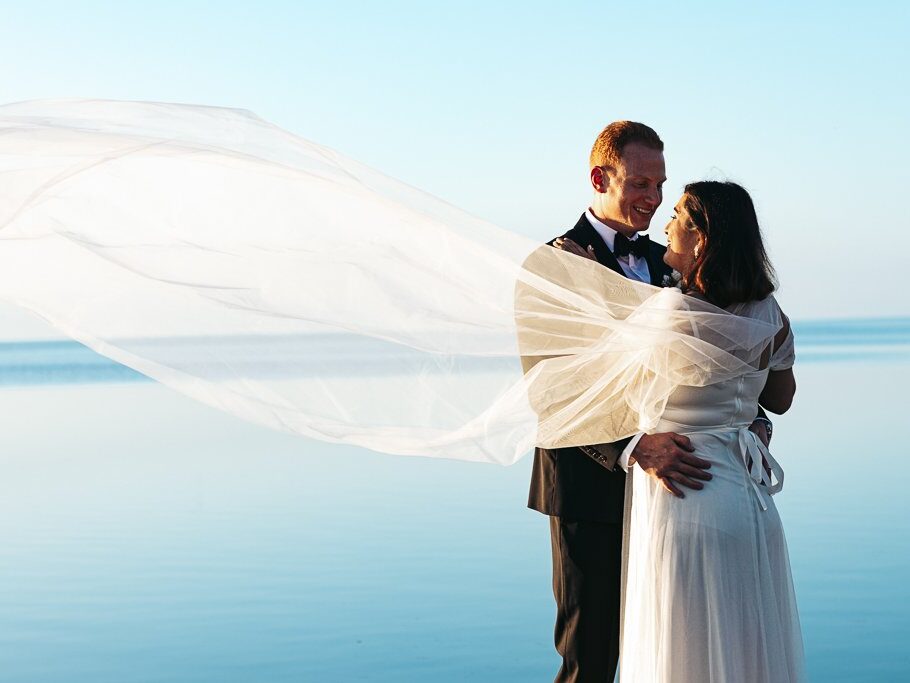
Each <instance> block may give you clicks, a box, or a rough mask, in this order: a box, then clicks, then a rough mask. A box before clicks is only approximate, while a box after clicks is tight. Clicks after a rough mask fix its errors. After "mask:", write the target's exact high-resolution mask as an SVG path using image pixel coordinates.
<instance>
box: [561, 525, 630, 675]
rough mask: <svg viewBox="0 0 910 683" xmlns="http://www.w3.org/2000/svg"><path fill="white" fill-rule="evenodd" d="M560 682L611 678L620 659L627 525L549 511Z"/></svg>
mask: <svg viewBox="0 0 910 683" xmlns="http://www.w3.org/2000/svg"><path fill="white" fill-rule="evenodd" d="M550 539H551V541H552V545H553V595H554V596H555V598H556V632H555V639H556V650H557V651H558V652H559V654H560V655H562V667H561V668H560V669H559V673H558V674H557V675H556V683H612V682H613V676H614V674H615V673H616V663H617V661H618V660H619V608H620V607H619V606H620V591H621V574H622V525H621V524H612V523H604V522H588V521H573V520H568V519H564V518H561V517H550Z"/></svg>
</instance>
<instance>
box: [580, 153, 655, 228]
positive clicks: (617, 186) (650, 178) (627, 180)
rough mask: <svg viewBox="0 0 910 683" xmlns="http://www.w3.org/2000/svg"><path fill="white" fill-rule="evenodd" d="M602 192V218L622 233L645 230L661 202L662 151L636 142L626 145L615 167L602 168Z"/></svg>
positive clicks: (600, 190)
mask: <svg viewBox="0 0 910 683" xmlns="http://www.w3.org/2000/svg"><path fill="white" fill-rule="evenodd" d="M603 177H604V181H605V182H604V183H603V185H602V188H601V189H598V188H597V187H596V185H595V189H598V192H602V197H601V202H600V204H601V207H600V208H601V211H602V213H603V216H602V218H604V219H606V222H607V224H608V225H610V224H616V225H613V226H611V227H616V228H617V229H620V231H621V232H641V231H644V230H647V229H648V226H650V225H651V219H652V218H653V217H654V212H655V211H656V210H657V207H658V206H660V203H661V202H662V201H663V186H664V182H665V181H666V179H667V176H666V166H665V165H664V155H663V152H659V151H657V150H656V149H651V148H650V147H645V146H644V145H641V144H638V143H631V144H628V145H626V147H625V148H624V149H623V151H622V156H621V159H620V163H619V164H618V165H617V167H616V168H609V167H607V168H605V169H604V172H603Z"/></svg>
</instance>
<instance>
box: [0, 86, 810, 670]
mask: <svg viewBox="0 0 910 683" xmlns="http://www.w3.org/2000/svg"><path fill="white" fill-rule="evenodd" d="M0 175H2V176H3V184H2V188H0V300H3V301H7V302H11V303H15V304H18V305H20V306H23V307H25V308H27V309H29V310H31V311H33V312H35V313H36V314H38V315H39V316H41V317H43V318H44V319H46V320H48V321H49V322H50V323H52V324H53V325H55V326H56V327H57V328H58V329H60V330H61V331H63V332H64V333H66V334H68V335H69V336H71V337H72V338H74V339H76V340H78V341H80V342H82V343H83V344H85V345H87V346H89V347H91V348H93V349H95V350H96V351H98V352H99V353H101V354H103V355H106V356H108V357H110V358H112V359H114V360H116V361H118V362H120V363H122V364H124V365H127V366H129V367H131V368H133V369H135V370H138V371H139V372H142V373H144V374H146V375H148V376H150V377H152V378H154V379H156V380H158V381H159V382H161V383H163V384H165V385H167V386H169V387H171V388H173V389H175V390H177V391H180V392H183V393H185V394H187V395H189V396H191V397H193V398H196V399H197V400H200V401H203V402H205V403H207V404H209V405H212V406H215V407H217V408H219V409H222V410H226V411H228V412H231V413H233V414H235V415H238V416H240V417H242V418H244V419H247V420H251V421H254V422H257V423H259V424H262V425H265V426H268V427H272V428H275V429H281V430H284V431H289V432H293V433H296V434H301V435H305V436H308V437H311V438H318V439H322V440H325V441H333V442H344V443H350V444H355V445H360V446H364V447H368V448H371V449H374V450H378V451H383V452H388V453H398V454H405V455H423V456H434V457H450V458H459V459H465V460H474V461H487V462H497V463H501V464H511V463H513V462H515V461H516V460H517V459H518V458H520V457H522V456H523V455H524V454H526V453H527V452H528V450H529V449H530V448H531V447H532V446H533V445H535V444H539V445H541V446H543V447H547V448H559V447H562V446H582V445H585V444H592V443H594V444H596V443H612V442H615V441H618V440H619V439H622V438H625V437H629V436H632V435H634V434H637V433H640V432H653V431H656V430H660V431H674V432H679V433H683V434H687V435H688V436H689V437H690V439H691V441H692V442H693V444H694V445H695V447H696V449H697V450H698V452H699V455H700V456H701V457H703V458H705V459H708V460H710V461H711V463H712V468H711V472H712V474H713V480H712V482H711V485H710V486H709V487H706V488H705V490H703V491H698V492H695V493H694V494H689V495H688V496H686V498H685V499H678V498H675V497H673V496H671V495H669V494H668V493H667V492H666V491H664V490H663V489H659V488H658V487H657V486H655V480H654V479H653V478H650V477H647V476H644V473H643V472H642V471H641V470H640V468H638V467H636V468H633V469H634V474H633V477H632V478H633V481H634V489H635V493H634V496H633V498H632V509H631V514H630V515H626V518H627V519H630V533H631V543H630V544H629V546H628V568H627V581H626V605H625V620H624V634H623V644H622V648H623V649H622V664H621V668H622V671H621V675H622V677H623V681H642V682H647V683H655V682H658V681H670V680H672V681H674V682H675V681H690V682H696V681H697V682H699V683H702V682H704V681H717V682H720V681H756V682H759V681H767V682H769V683H770V682H775V683H776V682H777V681H791V680H798V679H799V677H800V675H801V674H800V671H801V660H802V654H801V645H800V635H799V626H798V622H797V616H796V607H795V602H794V598H793V589H792V584H791V580H790V574H789V568H788V565H787V554H786V546H785V544H784V539H783V534H782V531H781V527H780V520H779V518H778V516H777V512H776V509H775V507H774V504H773V502H772V501H771V499H770V497H769V496H770V494H771V493H774V492H775V491H776V490H777V489H779V487H780V482H781V477H782V472H781V470H780V468H779V467H778V465H777V464H776V462H775V461H774V459H773V458H772V457H771V455H770V453H768V451H767V449H765V448H764V446H763V445H762V444H761V443H760V442H759V441H757V440H756V438H755V437H754V435H753V434H752V433H751V432H749V431H748V429H745V428H744V427H745V426H746V425H748V423H749V422H751V418H752V417H753V416H754V415H755V410H756V407H757V404H758V403H759V402H761V403H762V404H763V405H765V406H766V407H767V408H768V409H771V410H782V409H785V408H786V407H787V406H788V404H789V401H790V398H791V396H792V387H793V385H792V375H790V374H789V372H788V368H789V366H790V364H791V363H792V353H793V341H792V335H791V334H790V332H789V326H788V323H787V321H786V319H785V318H784V316H783V314H782V313H781V312H780V309H779V308H778V307H777V304H776V303H775V301H774V299H773V297H771V296H770V289H768V288H767V287H765V286H764V284H763V283H764V282H765V281H766V280H763V279H762V273H763V272H764V271H763V270H762V268H763V266H764V261H763V260H762V255H763V250H762V249H761V243H760V241H756V240H760V238H759V237H758V225H757V222H756V221H755V217H754V211H753V210H752V205H751V201H750V200H749V199H748V196H747V195H746V194H745V192H744V191H743V190H742V189H741V188H738V187H737V186H733V185H724V184H719V185H718V184H712V183H707V184H705V183H699V184H693V185H690V186H689V187H688V188H687V190H686V194H685V195H684V197H683V199H682V200H681V201H680V203H679V204H678V205H677V213H676V216H675V218H674V219H673V221H671V223H670V225H669V226H668V237H669V240H670V250H669V251H668V254H669V256H668V258H669V259H670V260H669V264H670V265H671V266H673V267H675V268H676V269H677V270H678V271H679V272H681V273H682V274H683V279H682V283H681V284H682V289H683V290H684V291H685V293H683V291H680V290H679V289H675V288H664V289H662V288H658V287H654V286H652V285H650V284H644V283H640V282H633V281H630V280H627V279H626V278H624V277H623V276H621V275H618V274H616V273H613V272H612V271H609V270H607V269H605V268H603V267H602V266H600V265H599V264H598V263H596V262H593V261H590V260H588V259H584V258H579V257H578V255H576V254H574V253H571V252H568V251H563V250H560V249H552V248H550V247H546V248H544V249H541V248H539V245H538V244H537V242H536V241H534V240H531V239H529V238H525V237H522V236H520V235H516V234H514V233H511V232H508V231H506V230H502V229H501V228H498V227H496V226H493V225H490V224H488V223H485V222H484V221H481V220H479V219H477V218H476V217H474V216H471V215H469V214H467V213H465V212H463V211H460V210H458V209H457V208H455V207H452V206H451V205H448V204H446V203H445V202H442V201H440V200H438V199H436V198H434V197H431V196H429V195H426V194H424V193H422V192H419V191H418V190H416V189H414V188H411V187H409V186H406V185H404V184H402V183H399V182H397V181H394V180H393V179H390V178H388V177H386V176H384V175H383V174H381V173H378V172H376V171H374V170H372V169H369V168H367V167H364V166H363V165H361V164H358V163H356V162H354V161H352V160H350V159H347V158H345V157H343V156H342V155H340V154H338V153H336V152H334V151H332V150H329V149H327V148H324V147H321V146H319V145H315V144H313V143H310V142H307V141H306V140H302V139H301V138H299V137H296V136H294V135H291V134H290V133H288V132H286V131H283V130H281V129H280V128H277V127H276V126H273V125H271V124H269V123H268V122H266V121H263V120H262V119H259V118H258V117H256V116H254V115H252V114H250V113H249V112H245V111H238V110H227V109H219V108H214V107H193V106H187V105H167V104H159V103H137V102H104V101H93V100H72V101H52V102H26V103H18V104H11V105H4V106H0ZM741 231H745V232H741ZM750 240H751V241H750ZM744 244H752V245H753V248H752V249H751V250H746V251H743V248H742V245H744ZM570 246H571V245H570ZM529 255H530V256H529ZM582 255H584V254H582ZM744 259H745V261H744ZM750 259H751V260H750ZM733 263H737V264H739V265H737V266H736V267H731V264H733ZM743 263H745V264H746V265H747V266H749V267H742V264H743ZM516 283H517V284H516ZM516 292H519V294H520V296H519V297H518V298H517V299H516ZM519 340H520V342H519ZM522 356H531V357H536V358H542V359H543V360H541V361H540V362H538V363H537V364H536V365H534V367H533V368H532V369H531V370H530V371H529V372H527V373H525V372H524V371H523V369H522V367H521V362H520V358H521V357H522Z"/></svg>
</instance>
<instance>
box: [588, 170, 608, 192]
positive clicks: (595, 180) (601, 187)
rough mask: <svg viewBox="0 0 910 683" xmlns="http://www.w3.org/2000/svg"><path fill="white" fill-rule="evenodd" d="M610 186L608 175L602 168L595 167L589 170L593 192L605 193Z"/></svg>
mask: <svg viewBox="0 0 910 683" xmlns="http://www.w3.org/2000/svg"><path fill="white" fill-rule="evenodd" d="M609 185H610V174H609V173H608V172H607V169H606V167H604V166H595V167H594V168H592V169H591V187H593V188H594V191H595V192H600V193H603V192H606V191H607V187H609Z"/></svg>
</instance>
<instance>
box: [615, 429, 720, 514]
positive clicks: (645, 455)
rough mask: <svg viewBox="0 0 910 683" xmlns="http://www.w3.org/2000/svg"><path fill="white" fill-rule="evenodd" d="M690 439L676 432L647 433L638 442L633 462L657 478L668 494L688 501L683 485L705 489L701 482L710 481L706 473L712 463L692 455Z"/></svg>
mask: <svg viewBox="0 0 910 683" xmlns="http://www.w3.org/2000/svg"><path fill="white" fill-rule="evenodd" d="M694 450H695V449H694V448H693V447H692V442H691V441H690V440H689V438H688V437H686V436H683V435H682V434H675V433H674V432H664V433H661V434H645V435H644V436H642V437H641V439H639V440H638V444H637V445H636V446H635V450H633V451H632V455H631V458H630V461H631V460H634V461H635V464H636V465H638V466H639V467H641V468H642V469H643V470H644V471H645V472H646V473H648V474H650V475H651V476H652V477H656V478H657V479H658V480H659V481H660V483H661V484H662V485H663V487H664V488H665V489H667V491H669V492H670V493H672V494H673V495H674V496H678V497H679V498H685V497H686V496H685V494H683V492H682V490H680V488H679V487H680V486H685V487H687V488H690V489H701V488H703V487H704V484H702V483H701V482H702V481H708V480H710V479H711V475H710V474H709V473H708V472H706V471H705V470H707V469H709V468H710V467H711V463H710V462H708V461H707V460H703V459H702V458H699V457H698V456H696V455H693V453H692V451H694Z"/></svg>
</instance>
